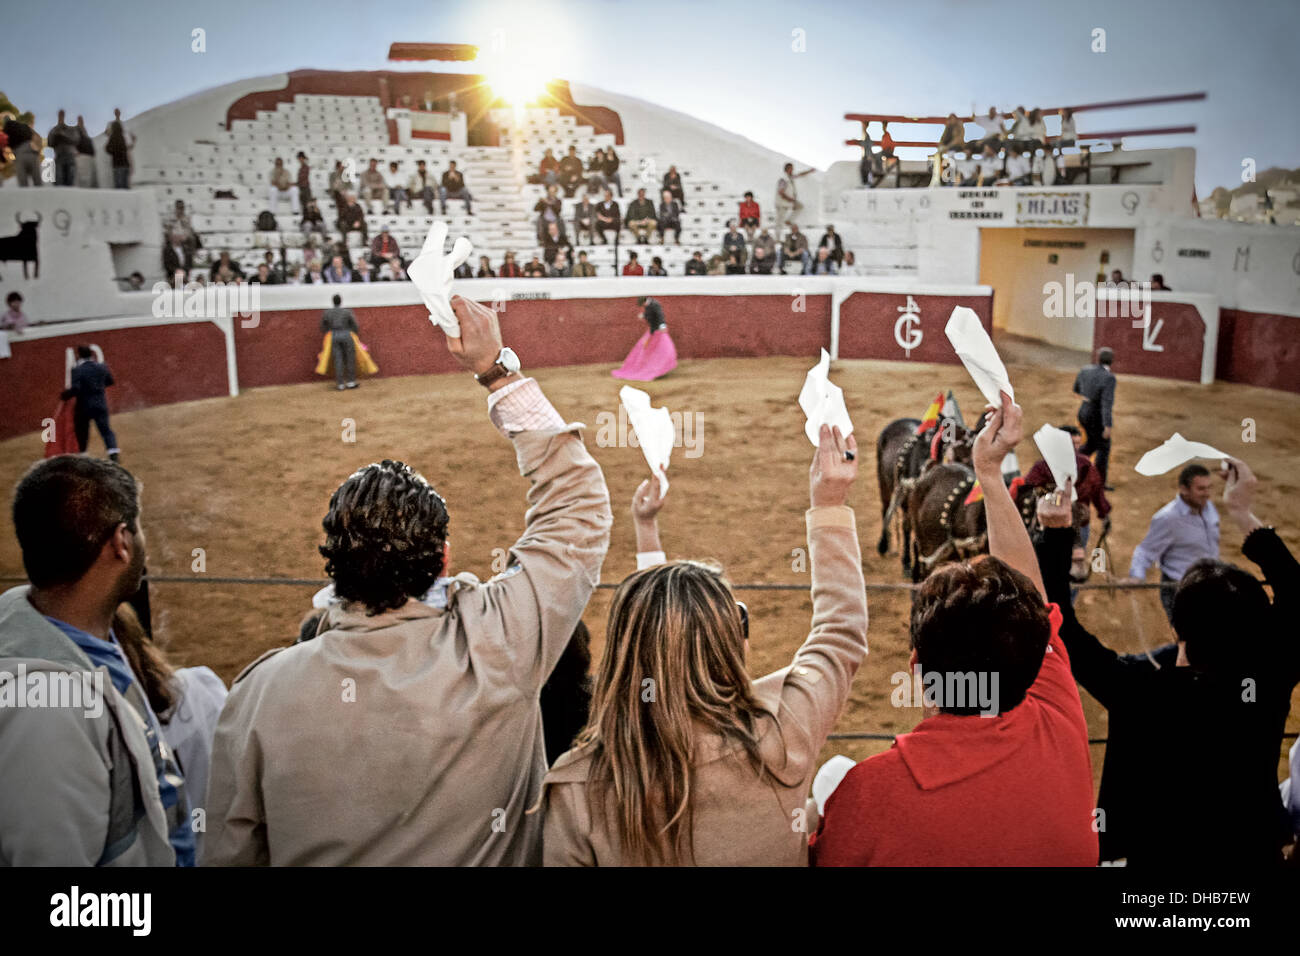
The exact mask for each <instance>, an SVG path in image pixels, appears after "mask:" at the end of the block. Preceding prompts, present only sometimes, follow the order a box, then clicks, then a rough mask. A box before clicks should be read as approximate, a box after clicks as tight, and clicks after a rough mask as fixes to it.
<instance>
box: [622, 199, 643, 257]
mask: <svg viewBox="0 0 1300 956" xmlns="http://www.w3.org/2000/svg"><path fill="white" fill-rule="evenodd" d="M641 192H645V190H644V189H643V190H641ZM623 275H625V276H643V275H645V269H643V268H642V267H641V263H639V262H637V261H636V253H635V252H629V253H628V254H627V265H625V266H624V267H623Z"/></svg>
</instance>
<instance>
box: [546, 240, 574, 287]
mask: <svg viewBox="0 0 1300 956" xmlns="http://www.w3.org/2000/svg"><path fill="white" fill-rule="evenodd" d="M568 248H570V247H569V246H563V247H561V248H560V249H557V250H556V252H555V261H553V262H552V263H551V264H550V265H548V266H547V267H546V274H547V275H548V276H550V277H551V278H552V279H568V278H570V277H571V276H572V275H573V266H572V265H570V264H569V254H568V253H567V252H565V249H568Z"/></svg>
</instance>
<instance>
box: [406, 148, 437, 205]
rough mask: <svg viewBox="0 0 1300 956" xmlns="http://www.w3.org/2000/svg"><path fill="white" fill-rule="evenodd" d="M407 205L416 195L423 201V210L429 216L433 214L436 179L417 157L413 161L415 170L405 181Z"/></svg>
mask: <svg viewBox="0 0 1300 956" xmlns="http://www.w3.org/2000/svg"><path fill="white" fill-rule="evenodd" d="M406 195H407V206H408V207H409V206H410V204H411V201H412V200H414V199H415V198H416V197H417V196H418V197H419V199H420V201H421V202H423V203H424V211H425V212H426V213H427V214H429V215H430V216H432V215H433V197H434V196H436V195H438V181H437V180H436V179H434V178H433V173H431V172H429V169H428V167H427V166H426V165H425V162H424V160H422V159H418V160H416V162H415V172H413V173H411V178H410V179H408V180H407V181H406Z"/></svg>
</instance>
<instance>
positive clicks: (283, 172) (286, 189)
mask: <svg viewBox="0 0 1300 956" xmlns="http://www.w3.org/2000/svg"><path fill="white" fill-rule="evenodd" d="M286 196H287V197H288V198H289V209H290V210H291V211H292V212H293V217H294V218H295V219H297V218H298V215H299V214H300V213H301V212H302V210H301V209H300V208H299V206H298V186H297V184H296V183H294V181H293V180H292V179H291V178H290V177H289V170H287V169H285V168H284V160H283V159H281V158H280V157H279V156H277V157H276V158H275V166H274V168H272V170H271V185H270V187H269V189H268V190H267V201H268V202H269V203H270V205H271V212H272V213H273V214H274V213H275V212H276V210H278V209H279V208H280V200H281V199H282V198H284V197H286Z"/></svg>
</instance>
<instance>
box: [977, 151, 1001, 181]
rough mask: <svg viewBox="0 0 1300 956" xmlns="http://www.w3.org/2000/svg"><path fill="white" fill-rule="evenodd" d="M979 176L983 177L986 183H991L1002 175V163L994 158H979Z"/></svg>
mask: <svg viewBox="0 0 1300 956" xmlns="http://www.w3.org/2000/svg"><path fill="white" fill-rule="evenodd" d="M979 170H980V174H981V175H982V176H983V177H984V181H985V182H986V183H991V182H993V181H994V180H996V179H997V178H998V176H1000V175H1002V161H1001V160H1000V159H998V158H997V157H996V156H981V157H980V159H979Z"/></svg>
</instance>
